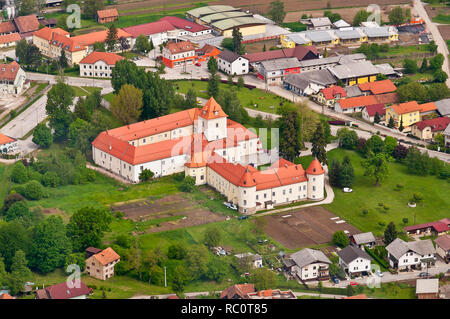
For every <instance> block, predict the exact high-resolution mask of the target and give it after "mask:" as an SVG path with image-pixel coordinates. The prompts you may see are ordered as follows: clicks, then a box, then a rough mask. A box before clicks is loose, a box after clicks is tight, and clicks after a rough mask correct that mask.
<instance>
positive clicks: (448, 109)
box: [434, 99, 450, 117]
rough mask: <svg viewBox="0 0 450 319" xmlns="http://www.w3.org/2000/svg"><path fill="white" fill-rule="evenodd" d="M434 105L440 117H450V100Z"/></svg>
mask: <svg viewBox="0 0 450 319" xmlns="http://www.w3.org/2000/svg"><path fill="white" fill-rule="evenodd" d="M434 104H435V105H436V107H437V112H438V113H439V115H440V116H446V117H450V99H443V100H439V101H436V102H434Z"/></svg>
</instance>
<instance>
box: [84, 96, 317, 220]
mask: <svg viewBox="0 0 450 319" xmlns="http://www.w3.org/2000/svg"><path fill="white" fill-rule="evenodd" d="M92 150H93V159H94V162H95V163H96V164H97V165H99V166H100V167H103V168H104V169H106V170H108V171H111V172H113V173H114V174H117V175H119V176H121V177H123V178H125V179H128V180H130V181H133V182H138V181H139V174H140V172H141V171H143V170H144V169H149V170H151V171H152V172H153V173H154V174H155V177H160V176H166V175H171V174H174V173H181V172H184V173H185V175H186V176H191V177H193V178H194V179H195V181H196V184H197V185H201V184H208V185H210V186H211V187H213V188H215V189H216V190H217V191H219V192H220V193H221V194H223V195H224V196H225V197H226V198H227V201H229V202H232V203H234V204H236V205H238V206H239V211H240V212H241V213H244V214H252V213H254V212H256V211H257V210H259V209H269V208H272V207H274V206H276V205H280V204H286V203H292V202H295V201H302V200H307V199H310V200H320V199H322V198H323V197H324V175H325V171H324V170H323V168H322V166H321V164H320V163H319V161H317V160H316V159H314V160H313V161H312V162H311V164H310V165H309V167H308V168H307V169H306V171H305V170H304V169H303V167H302V166H301V165H295V164H294V163H291V162H289V161H286V160H284V159H280V160H279V161H278V162H275V163H274V164H273V165H272V166H271V167H270V168H268V169H266V170H264V171H259V170H258V169H256V168H255V167H254V166H253V165H254V164H252V163H257V162H258V155H259V154H261V153H262V152H263V149H262V147H261V142H260V140H259V138H258V136H257V135H256V134H255V133H253V132H252V131H250V130H248V129H247V128H245V127H244V126H243V125H241V124H239V123H237V122H234V121H232V120H230V119H227V114H226V113H225V112H224V111H223V110H222V108H221V106H220V105H219V104H218V103H217V102H216V101H215V100H214V98H210V99H209V100H208V102H207V103H206V104H205V105H204V106H203V108H202V109H198V108H193V109H189V110H185V111H181V112H177V113H173V114H169V115H165V116H162V117H159V118H154V119H151V120H146V121H143V122H139V123H134V124H130V125H126V126H123V127H119V128H116V129H112V130H109V131H105V132H102V133H100V134H99V135H98V136H97V138H96V139H95V140H94V141H93V142H92Z"/></svg>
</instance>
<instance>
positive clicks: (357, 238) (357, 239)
mask: <svg viewBox="0 0 450 319" xmlns="http://www.w3.org/2000/svg"><path fill="white" fill-rule="evenodd" d="M350 243H351V244H353V245H355V246H358V247H359V248H361V249H363V250H364V247H367V248H372V247H375V244H376V239H375V236H374V235H373V234H372V232H367V233H361V234H354V235H352V236H350Z"/></svg>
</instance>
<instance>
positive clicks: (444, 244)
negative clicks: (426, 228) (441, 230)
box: [434, 234, 450, 251]
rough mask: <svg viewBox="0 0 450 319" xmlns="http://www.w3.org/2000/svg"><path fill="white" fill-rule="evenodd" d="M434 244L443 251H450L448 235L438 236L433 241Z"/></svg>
mask: <svg viewBox="0 0 450 319" xmlns="http://www.w3.org/2000/svg"><path fill="white" fill-rule="evenodd" d="M434 242H435V243H436V244H437V245H439V247H441V248H442V249H443V250H445V251H449V250H450V235H447V234H444V235H442V236H439V237H438V238H436V239H435V240H434Z"/></svg>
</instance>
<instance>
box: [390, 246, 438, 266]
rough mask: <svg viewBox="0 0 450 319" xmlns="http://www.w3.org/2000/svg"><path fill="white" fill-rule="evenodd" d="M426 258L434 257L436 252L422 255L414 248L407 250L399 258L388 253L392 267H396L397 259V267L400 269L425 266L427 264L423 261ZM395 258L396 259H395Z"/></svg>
mask: <svg viewBox="0 0 450 319" xmlns="http://www.w3.org/2000/svg"><path fill="white" fill-rule="evenodd" d="M426 258H434V254H427V255H423V256H422V255H420V254H418V253H416V252H414V251H412V250H410V251H408V252H406V253H405V254H403V255H402V256H401V257H400V258H399V259H398V260H396V258H395V257H394V256H392V255H391V254H390V253H388V260H389V264H390V266H391V267H392V268H395V261H394V260H396V261H397V268H398V269H405V268H411V267H412V266H414V267H421V268H425V267H426V266H427V264H426V263H424V262H421V260H422V259H426ZM393 259H394V260H393Z"/></svg>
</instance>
